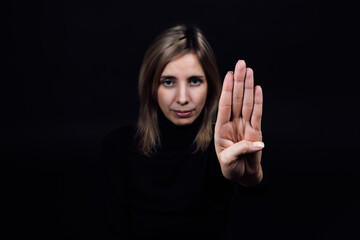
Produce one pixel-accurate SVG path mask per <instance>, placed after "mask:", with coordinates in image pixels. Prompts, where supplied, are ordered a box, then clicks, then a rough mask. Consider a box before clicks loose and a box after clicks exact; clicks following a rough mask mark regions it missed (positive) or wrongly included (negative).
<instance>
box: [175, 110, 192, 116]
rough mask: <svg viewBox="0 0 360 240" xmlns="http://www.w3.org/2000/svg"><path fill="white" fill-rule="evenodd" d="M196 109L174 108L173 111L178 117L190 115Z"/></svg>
mask: <svg viewBox="0 0 360 240" xmlns="http://www.w3.org/2000/svg"><path fill="white" fill-rule="evenodd" d="M193 111H194V110H189V111H177V110H173V112H174V113H175V114H176V115H177V116H178V117H189V116H190V115H191V114H192V112H193Z"/></svg>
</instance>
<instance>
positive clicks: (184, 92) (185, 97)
mask: <svg viewBox="0 0 360 240" xmlns="http://www.w3.org/2000/svg"><path fill="white" fill-rule="evenodd" d="M176 102H177V103H178V104H180V105H185V104H188V103H189V93H188V89H187V86H186V84H180V86H179V89H178V94H177V99H176Z"/></svg>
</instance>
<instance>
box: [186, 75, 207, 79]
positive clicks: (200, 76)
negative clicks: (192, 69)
mask: <svg viewBox="0 0 360 240" xmlns="http://www.w3.org/2000/svg"><path fill="white" fill-rule="evenodd" d="M193 78H199V79H205V76H204V75H193V76H190V77H189V78H188V79H193Z"/></svg>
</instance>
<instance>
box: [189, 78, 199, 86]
mask: <svg viewBox="0 0 360 240" xmlns="http://www.w3.org/2000/svg"><path fill="white" fill-rule="evenodd" d="M189 83H190V84H191V85H193V86H198V85H200V84H201V83H202V80H200V79H198V78H191V79H190V80H189Z"/></svg>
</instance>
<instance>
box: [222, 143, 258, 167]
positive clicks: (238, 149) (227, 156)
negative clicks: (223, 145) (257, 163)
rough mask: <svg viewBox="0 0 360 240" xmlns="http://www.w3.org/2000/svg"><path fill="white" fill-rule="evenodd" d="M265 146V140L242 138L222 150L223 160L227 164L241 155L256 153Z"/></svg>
mask: <svg viewBox="0 0 360 240" xmlns="http://www.w3.org/2000/svg"><path fill="white" fill-rule="evenodd" d="M264 147H265V145H264V143H263V142H251V141H246V140H242V141H240V142H237V143H235V144H233V145H231V146H230V147H229V148H227V149H226V150H224V151H223V152H222V161H223V163H225V164H231V162H233V161H235V160H237V159H239V157H240V156H241V155H244V154H249V153H254V152H258V151H260V150H262V149H263V148H264Z"/></svg>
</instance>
